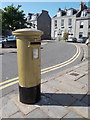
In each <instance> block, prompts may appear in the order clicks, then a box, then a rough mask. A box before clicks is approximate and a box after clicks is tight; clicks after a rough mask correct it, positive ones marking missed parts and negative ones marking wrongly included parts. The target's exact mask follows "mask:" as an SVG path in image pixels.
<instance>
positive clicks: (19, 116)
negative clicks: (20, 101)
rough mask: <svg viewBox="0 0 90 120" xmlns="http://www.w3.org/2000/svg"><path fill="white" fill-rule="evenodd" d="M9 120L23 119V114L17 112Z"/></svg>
mask: <svg viewBox="0 0 90 120" xmlns="http://www.w3.org/2000/svg"><path fill="white" fill-rule="evenodd" d="M10 118H24V114H22V113H21V112H17V113H15V114H13V115H11V116H10Z"/></svg>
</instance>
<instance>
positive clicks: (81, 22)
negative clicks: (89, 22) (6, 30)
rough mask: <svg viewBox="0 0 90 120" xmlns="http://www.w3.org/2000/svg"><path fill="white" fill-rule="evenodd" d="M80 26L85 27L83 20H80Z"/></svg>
mask: <svg viewBox="0 0 90 120" xmlns="http://www.w3.org/2000/svg"><path fill="white" fill-rule="evenodd" d="M80 28H83V21H82V20H81V21H80Z"/></svg>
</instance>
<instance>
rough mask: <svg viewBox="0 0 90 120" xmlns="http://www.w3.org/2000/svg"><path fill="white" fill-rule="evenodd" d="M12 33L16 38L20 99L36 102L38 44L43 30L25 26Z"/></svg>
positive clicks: (38, 63) (37, 92)
mask: <svg viewBox="0 0 90 120" xmlns="http://www.w3.org/2000/svg"><path fill="white" fill-rule="evenodd" d="M13 34H14V35H16V38H17V61H18V74H19V96H20V101H21V102H23V103H26V104H32V103H36V102H38V101H39V100H40V84H41V67H40V59H41V56H40V46H41V35H42V34H43V32H42V31H39V30H35V29H29V28H26V29H19V30H16V31H14V32H13Z"/></svg>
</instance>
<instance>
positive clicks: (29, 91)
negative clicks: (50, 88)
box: [19, 85, 41, 104]
mask: <svg viewBox="0 0 90 120" xmlns="http://www.w3.org/2000/svg"><path fill="white" fill-rule="evenodd" d="M19 98H20V102H22V103H25V104H35V103H37V102H38V101H39V100H40V98H41V93H40V85H37V86H35V87H30V88H26V87H21V86H19Z"/></svg>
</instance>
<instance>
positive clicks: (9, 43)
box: [2, 35, 16, 48]
mask: <svg viewBox="0 0 90 120" xmlns="http://www.w3.org/2000/svg"><path fill="white" fill-rule="evenodd" d="M4 47H16V36H14V35H11V36H8V37H7V38H5V39H4V40H3V41H2V48H4Z"/></svg>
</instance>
